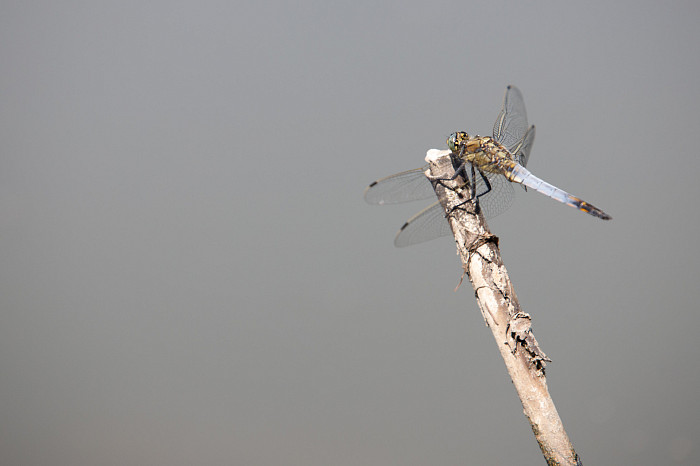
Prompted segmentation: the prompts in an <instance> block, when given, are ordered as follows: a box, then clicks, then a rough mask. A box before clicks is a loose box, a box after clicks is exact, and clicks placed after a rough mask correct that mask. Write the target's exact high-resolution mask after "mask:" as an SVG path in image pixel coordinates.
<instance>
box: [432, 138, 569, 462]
mask: <svg viewBox="0 0 700 466" xmlns="http://www.w3.org/2000/svg"><path fill="white" fill-rule="evenodd" d="M428 161H429V163H430V170H429V172H426V176H427V177H428V178H429V179H430V180H431V181H432V182H433V187H434V188H435V192H436V193H437V195H438V198H439V199H440V203H441V204H442V206H443V208H444V209H445V212H448V213H449V215H448V220H449V222H450V226H451V227H452V231H453V233H454V237H455V241H456V243H457V253H458V255H459V256H460V258H461V259H462V264H463V267H464V271H465V273H466V275H467V277H468V278H469V281H470V282H471V284H472V286H473V287H474V293H475V295H476V299H477V303H478V304H479V309H480V310H481V314H482V316H483V318H484V321H485V322H486V325H487V326H488V327H489V328H490V329H491V332H492V333H493V337H494V338H495V340H496V344H497V345H498V349H499V350H500V352H501V356H502V357H503V360H504V362H505V364H506V368H507V369H508V374H509V375H510V377H511V380H512V381H513V385H514V386H515V389H516V391H517V393H518V397H520V401H521V402H522V405H523V410H524V413H525V416H527V418H528V420H529V421H530V425H531V426H532V431H533V432H534V434H535V438H536V439H537V442H538V443H539V445H540V449H541V450H542V453H543V454H544V457H545V459H546V460H547V464H550V465H580V464H581V459H580V458H579V456H578V455H577V454H576V452H575V451H574V447H573V445H572V444H571V441H570V440H569V438H568V436H567V435H566V432H565V431H564V426H563V424H562V422H561V419H560V418H559V414H558V413H557V410H556V408H555V406H554V402H553V401H552V398H551V397H550V396H549V391H548V390H547V381H546V378H545V365H546V363H547V362H549V361H550V359H549V358H547V356H546V355H545V354H544V352H543V351H542V350H541V349H540V347H539V345H538V344H537V340H536V339H535V336H534V334H533V332H532V328H531V321H532V319H531V318H530V315H528V314H527V313H525V312H523V310H522V309H521V308H520V305H519V304H518V298H517V296H516V295H515V290H514V289H513V285H512V284H511V282H510V279H509V278H508V272H507V271H506V268H505V265H503V261H502V260H501V254H500V251H499V249H498V238H497V237H496V236H494V235H492V234H491V233H490V232H489V231H488V226H487V225H486V222H485V220H484V217H483V215H481V213H477V212H475V207H476V206H475V203H474V202H472V201H469V196H470V193H469V189H465V188H464V185H465V180H463V179H462V178H461V177H457V178H456V179H455V180H454V181H445V180H446V179H449V178H451V177H452V176H453V175H454V167H453V166H452V160H451V158H450V156H449V152H448V151H444V153H443V154H442V156H440V157H435V158H428ZM460 188H461V189H460ZM465 201H467V202H466V203H465Z"/></svg>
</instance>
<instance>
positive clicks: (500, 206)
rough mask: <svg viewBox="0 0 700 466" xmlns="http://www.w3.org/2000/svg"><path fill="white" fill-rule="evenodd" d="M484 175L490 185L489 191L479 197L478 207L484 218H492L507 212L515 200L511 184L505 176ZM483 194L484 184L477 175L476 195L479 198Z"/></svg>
mask: <svg viewBox="0 0 700 466" xmlns="http://www.w3.org/2000/svg"><path fill="white" fill-rule="evenodd" d="M485 175H486V178H488V180H489V184H490V185H491V191H490V192H488V193H487V194H486V195H484V196H482V197H479V207H480V208H481V210H482V212H483V213H484V217H486V218H494V217H495V216H497V215H501V214H502V213H503V212H505V211H506V210H508V208H509V207H510V206H511V204H512V203H513V199H514V198H515V191H514V190H513V183H511V182H510V181H508V179H507V178H506V177H505V176H503V175H500V174H496V173H485ZM485 192H486V183H484V180H483V178H481V176H480V175H479V174H478V173H477V175H476V194H477V196H479V195H481V194H483V193H485Z"/></svg>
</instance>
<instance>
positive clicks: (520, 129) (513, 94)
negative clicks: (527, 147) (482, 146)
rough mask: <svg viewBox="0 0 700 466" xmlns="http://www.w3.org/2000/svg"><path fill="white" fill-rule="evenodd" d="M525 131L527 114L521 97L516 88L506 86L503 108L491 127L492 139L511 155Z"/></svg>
mask: <svg viewBox="0 0 700 466" xmlns="http://www.w3.org/2000/svg"><path fill="white" fill-rule="evenodd" d="M526 131H527V112H526V111H525V101H523V95H522V94H521V93H520V91H519V90H518V88H517V87H515V86H508V88H507V89H506V95H505V97H504V98H503V108H502V109H501V113H499V114H498V118H496V123H494V125H493V138H494V139H495V140H496V141H498V142H500V143H501V144H503V145H504V146H505V147H506V149H508V150H509V151H510V153H511V154H515V153H516V152H517V151H516V150H515V148H517V146H518V145H519V144H520V142H521V140H522V139H523V136H525V132H526Z"/></svg>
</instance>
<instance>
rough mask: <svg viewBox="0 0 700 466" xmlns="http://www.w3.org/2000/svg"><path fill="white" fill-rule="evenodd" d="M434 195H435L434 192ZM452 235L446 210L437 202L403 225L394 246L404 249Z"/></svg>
mask: <svg viewBox="0 0 700 466" xmlns="http://www.w3.org/2000/svg"><path fill="white" fill-rule="evenodd" d="M433 195H435V192H434V191H433ZM451 233H452V229H451V228H450V224H449V223H448V221H447V219H446V218H445V210H444V209H443V208H442V206H441V205H440V203H439V202H435V203H434V204H431V205H430V206H428V207H426V208H425V209H423V210H421V211H420V212H418V213H417V214H416V215H414V216H413V217H411V218H409V219H408V220H407V221H406V223H404V224H403V226H402V227H401V229H400V230H399V232H398V233H396V238H394V246H396V247H397V248H403V247H406V246H411V245H412V244H418V243H422V242H424V241H429V240H431V239H435V238H440V237H442V236H447V235H449V234H451Z"/></svg>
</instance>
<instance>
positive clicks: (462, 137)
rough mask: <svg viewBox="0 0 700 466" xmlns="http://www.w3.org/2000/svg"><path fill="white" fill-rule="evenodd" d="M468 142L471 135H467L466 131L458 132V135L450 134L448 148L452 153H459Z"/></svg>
mask: <svg viewBox="0 0 700 466" xmlns="http://www.w3.org/2000/svg"><path fill="white" fill-rule="evenodd" d="M468 140H469V135H468V134H467V133H465V132H464V131H457V132H456V133H452V134H450V137H449V138H447V147H448V149H450V150H451V151H452V152H457V151H458V150H459V148H460V147H461V146H462V144H464V143H466V142H467V141H468Z"/></svg>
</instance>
